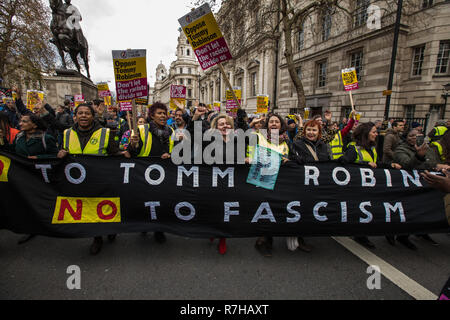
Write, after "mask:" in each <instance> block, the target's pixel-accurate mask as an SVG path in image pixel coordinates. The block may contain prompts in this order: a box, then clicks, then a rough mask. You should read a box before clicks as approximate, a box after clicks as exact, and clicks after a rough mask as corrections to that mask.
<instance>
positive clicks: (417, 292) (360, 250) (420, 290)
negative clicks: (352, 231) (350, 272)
mask: <svg viewBox="0 0 450 320" xmlns="http://www.w3.org/2000/svg"><path fill="white" fill-rule="evenodd" d="M333 239H334V240H335V241H336V242H338V243H339V244H341V245H342V246H343V247H344V248H346V249H347V250H349V251H350V252H352V253H353V254H354V255H356V256H357V257H358V258H360V259H361V260H363V261H364V262H365V263H367V264H368V265H369V266H378V267H380V269H381V274H382V275H384V276H385V277H386V278H388V279H389V280H390V281H391V282H393V283H394V284H395V285H396V286H398V287H399V288H400V289H402V290H403V291H405V292H406V293H408V294H409V295H410V296H411V297H413V298H414V299H416V300H437V299H438V297H437V296H436V295H435V294H434V293H432V292H431V291H429V290H428V289H426V288H424V287H423V286H421V285H420V284H419V283H417V282H416V281H414V280H413V279H411V278H409V277H408V276H406V275H405V274H404V273H402V272H401V271H399V270H398V269H396V268H394V267H393V266H392V265H390V264H389V263H387V262H386V261H384V260H383V259H381V258H380V257H378V256H376V255H375V254H373V253H372V252H370V251H369V250H367V249H366V248H364V247H363V246H361V245H359V244H358V243H356V242H355V241H353V240H352V239H350V238H344V237H333Z"/></svg>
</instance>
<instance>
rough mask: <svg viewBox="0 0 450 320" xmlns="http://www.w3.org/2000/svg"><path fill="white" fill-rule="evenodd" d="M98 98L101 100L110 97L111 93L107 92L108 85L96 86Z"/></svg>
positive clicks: (100, 84) (104, 83)
mask: <svg viewBox="0 0 450 320" xmlns="http://www.w3.org/2000/svg"><path fill="white" fill-rule="evenodd" d="M97 91H98V97H99V98H101V99H103V98H105V97H110V96H111V91H109V86H108V83H106V82H101V83H99V84H97Z"/></svg>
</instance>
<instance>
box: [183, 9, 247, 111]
mask: <svg viewBox="0 0 450 320" xmlns="http://www.w3.org/2000/svg"><path fill="white" fill-rule="evenodd" d="M178 22H179V23H180V25H181V28H182V29H183V31H184V34H185V35H186V38H187V39H188V41H189V44H190V45H191V46H192V49H193V50H194V53H195V55H196V56H197V59H198V62H199V63H200V66H201V67H202V69H203V70H207V69H209V68H211V67H213V66H215V65H218V67H219V69H220V72H221V73H222V75H223V78H224V80H225V83H226V85H227V87H228V89H230V90H231V91H232V90H233V87H232V85H231V83H230V80H229V79H228V75H227V74H226V72H225V70H224V68H223V65H222V63H224V62H226V61H228V60H231V59H233V57H232V56H231V51H230V49H229V48H228V45H227V42H226V40H225V38H224V36H223V34H222V32H221V31H220V28H219V25H218V24H217V21H216V18H215V17H214V14H213V13H212V11H211V8H210V6H209V4H207V3H205V4H204V5H202V6H201V7H199V8H197V9H194V10H192V11H191V12H189V13H188V14H186V15H185V16H183V17H182V18H180V19H178ZM233 94H234V93H233ZM234 99H235V101H236V103H237V105H238V108H240V107H241V104H240V102H239V101H238V98H237V97H236V96H234Z"/></svg>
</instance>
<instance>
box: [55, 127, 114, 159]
mask: <svg viewBox="0 0 450 320" xmlns="http://www.w3.org/2000/svg"><path fill="white" fill-rule="evenodd" d="M109 135H110V130H109V129H107V128H101V129H98V130H97V131H95V132H94V133H93V134H92V135H91V137H90V139H89V142H88V144H87V145H86V146H85V147H84V149H81V144H80V139H79V138H78V134H77V133H76V131H75V130H72V129H67V130H65V131H64V144H63V145H64V149H65V150H66V151H68V152H69V154H84V155H95V156H103V157H104V156H107V155H108V153H107V151H106V149H107V148H108V144H109Z"/></svg>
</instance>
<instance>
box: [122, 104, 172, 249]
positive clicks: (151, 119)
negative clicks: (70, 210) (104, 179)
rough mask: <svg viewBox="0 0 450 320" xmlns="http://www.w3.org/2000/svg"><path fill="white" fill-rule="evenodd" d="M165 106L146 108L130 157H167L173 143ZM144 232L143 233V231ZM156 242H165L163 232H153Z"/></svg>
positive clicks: (132, 141) (133, 139)
mask: <svg viewBox="0 0 450 320" xmlns="http://www.w3.org/2000/svg"><path fill="white" fill-rule="evenodd" d="M167 114H168V110H167V106H166V105H165V104H162V103H160V102H157V103H155V104H153V105H152V106H151V107H150V108H149V110H148V118H147V120H148V124H145V125H141V126H139V127H138V128H134V129H133V128H132V131H134V130H136V132H137V133H138V134H135V135H132V136H131V138H130V144H129V145H128V150H127V152H129V154H130V156H132V157H141V158H145V157H159V158H161V159H169V158H170V153H171V152H172V148H173V145H174V141H173V139H172V134H173V130H172V129H171V128H170V127H169V126H167ZM144 234H145V233H144ZM154 236H155V241H156V242H157V243H161V244H162V243H164V242H166V236H165V235H164V233H163V232H155V234H154Z"/></svg>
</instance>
